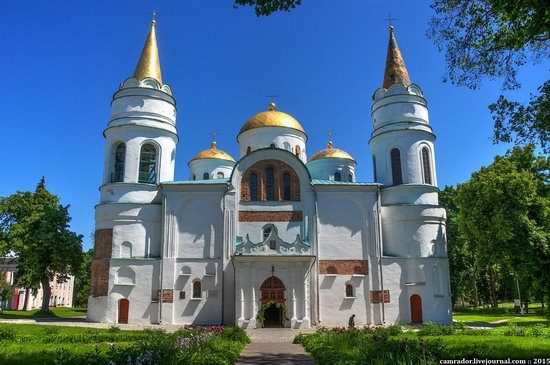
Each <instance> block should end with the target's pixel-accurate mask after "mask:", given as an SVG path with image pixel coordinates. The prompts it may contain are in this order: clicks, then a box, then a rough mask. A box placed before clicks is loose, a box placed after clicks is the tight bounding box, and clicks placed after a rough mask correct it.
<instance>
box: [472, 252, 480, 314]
mask: <svg viewBox="0 0 550 365" xmlns="http://www.w3.org/2000/svg"><path fill="white" fill-rule="evenodd" d="M472 288H474V307H475V308H477V306H478V304H479V294H478V292H477V260H476V258H475V257H474V264H473V265H472Z"/></svg>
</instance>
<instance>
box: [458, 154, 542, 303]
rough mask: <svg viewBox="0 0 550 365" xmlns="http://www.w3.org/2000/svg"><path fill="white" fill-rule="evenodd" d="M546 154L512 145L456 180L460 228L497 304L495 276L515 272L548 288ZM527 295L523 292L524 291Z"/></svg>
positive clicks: (527, 285)
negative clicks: (458, 182)
mask: <svg viewBox="0 0 550 365" xmlns="http://www.w3.org/2000/svg"><path fill="white" fill-rule="evenodd" d="M549 166H550V165H549V160H548V159H547V158H544V157H537V156H536V155H535V154H534V146H532V145H529V146H527V147H525V148H521V147H515V148H514V149H513V150H512V151H509V152H508V153H507V154H506V155H505V156H497V157H496V158H495V161H494V162H493V163H492V164H491V165H489V166H487V167H482V168H481V170H479V171H477V172H475V173H473V174H472V177H471V179H470V180H469V181H468V182H466V183H464V184H462V185H459V194H458V202H459V205H460V208H461V209H460V215H459V219H460V230H461V231H462V233H463V235H464V236H466V237H468V238H469V239H470V240H472V241H474V242H476V245H477V255H478V260H479V261H481V262H482V263H483V266H484V267H485V268H487V269H488V272H487V274H488V277H487V278H488V281H489V283H490V288H489V289H490V299H491V302H493V304H494V305H495V302H496V291H497V290H498V288H497V283H498V281H499V277H502V276H503V275H506V274H508V272H509V271H512V272H514V273H515V274H516V275H518V276H519V277H520V280H521V281H522V282H524V283H527V284H526V286H525V288H526V289H529V288H531V287H533V286H534V284H535V282H538V283H540V284H541V285H542V286H543V287H544V292H546V294H547V295H548V294H549V293H550V287H549V284H548V283H550V274H549V269H550V223H549V222H550V200H549V198H550V197H549V195H548V167H549ZM525 297H527V296H525Z"/></svg>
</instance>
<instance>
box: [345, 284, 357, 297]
mask: <svg viewBox="0 0 550 365" xmlns="http://www.w3.org/2000/svg"><path fill="white" fill-rule="evenodd" d="M354 296H355V295H354V293H353V285H351V284H346V298H353V297H354Z"/></svg>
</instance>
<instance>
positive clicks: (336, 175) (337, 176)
mask: <svg viewBox="0 0 550 365" xmlns="http://www.w3.org/2000/svg"><path fill="white" fill-rule="evenodd" d="M334 181H342V174H340V173H339V172H335V173H334Z"/></svg>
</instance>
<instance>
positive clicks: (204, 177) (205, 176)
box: [202, 172, 210, 180]
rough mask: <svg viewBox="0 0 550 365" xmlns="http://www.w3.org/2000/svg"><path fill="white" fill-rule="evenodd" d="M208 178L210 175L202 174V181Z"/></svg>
mask: <svg viewBox="0 0 550 365" xmlns="http://www.w3.org/2000/svg"><path fill="white" fill-rule="evenodd" d="M209 178H210V174H209V173H208V172H205V173H204V174H202V179H203V180H208V179H209Z"/></svg>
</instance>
